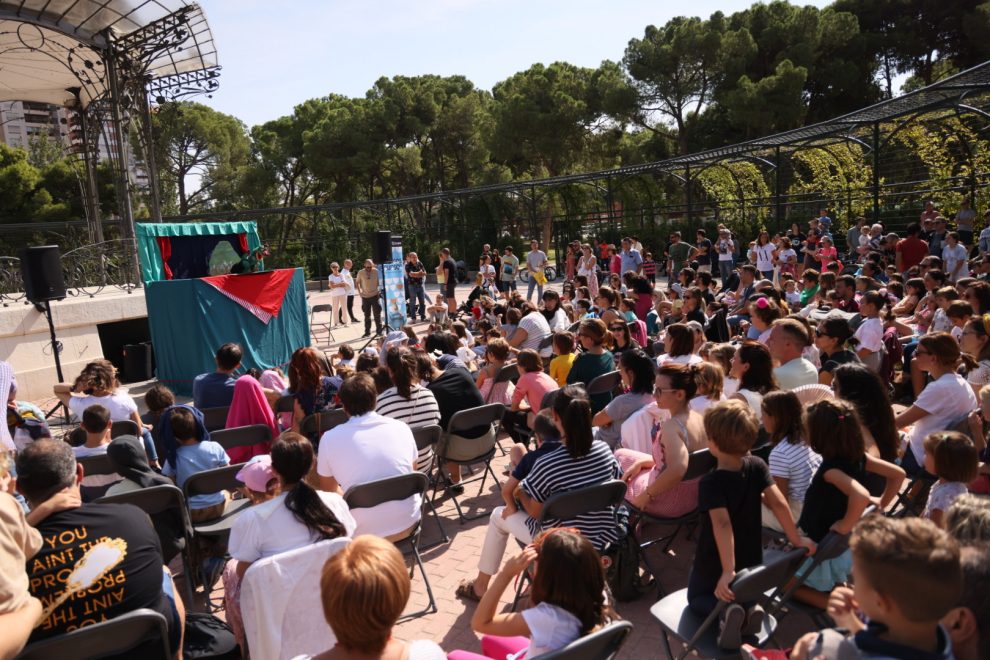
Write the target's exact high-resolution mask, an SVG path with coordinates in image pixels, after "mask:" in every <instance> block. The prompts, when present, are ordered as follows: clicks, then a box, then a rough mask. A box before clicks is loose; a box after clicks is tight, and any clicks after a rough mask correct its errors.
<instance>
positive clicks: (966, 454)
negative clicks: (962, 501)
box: [922, 431, 980, 528]
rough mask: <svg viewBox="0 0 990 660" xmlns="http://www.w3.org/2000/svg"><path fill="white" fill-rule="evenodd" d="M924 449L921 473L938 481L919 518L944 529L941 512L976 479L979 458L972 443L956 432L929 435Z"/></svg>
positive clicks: (947, 508)
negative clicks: (923, 470)
mask: <svg viewBox="0 0 990 660" xmlns="http://www.w3.org/2000/svg"><path fill="white" fill-rule="evenodd" d="M924 447H925V470H926V471H927V472H929V473H930V474H933V475H935V476H936V477H938V482H936V484H935V485H934V486H932V488H931V490H930V491H929V493H928V503H927V504H926V505H925V511H924V513H923V514H922V517H923V518H928V519H929V520H931V521H932V522H934V523H935V524H936V525H938V526H939V527H943V528H944V527H945V524H944V522H945V521H944V517H945V512H946V511H948V510H949V507H951V506H952V504H953V502H955V500H956V498H957V497H959V496H960V495H963V494H965V493H966V492H967V491H966V487H967V486H968V485H969V484H970V483H972V482H973V481H975V480H976V476H977V474H978V470H979V465H980V457H979V454H978V453H977V451H976V445H974V444H973V441H972V440H971V439H970V438H968V437H966V436H965V435H963V434H962V433H959V432H957V431H941V432H935V433H930V434H928V435H927V436H926V437H925V440H924Z"/></svg>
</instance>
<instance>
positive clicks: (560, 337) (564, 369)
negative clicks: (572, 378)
mask: <svg viewBox="0 0 990 660" xmlns="http://www.w3.org/2000/svg"><path fill="white" fill-rule="evenodd" d="M553 354H554V355H555V356H556V357H554V358H553V359H552V360H550V377H551V378H553V379H554V381H555V382H556V383H557V387H563V386H564V385H567V374H569V373H571V367H573V366H574V360H576V359H577V353H575V352H574V334H573V333H571V332H569V331H566V330H565V331H564V332H558V333H556V334H555V335H554V336H553Z"/></svg>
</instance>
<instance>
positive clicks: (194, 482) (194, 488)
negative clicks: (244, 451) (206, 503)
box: [182, 465, 244, 499]
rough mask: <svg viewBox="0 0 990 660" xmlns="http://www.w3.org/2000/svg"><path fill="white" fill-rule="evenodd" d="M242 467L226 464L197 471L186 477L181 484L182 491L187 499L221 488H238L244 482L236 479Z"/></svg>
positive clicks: (208, 493) (210, 493)
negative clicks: (184, 481)
mask: <svg viewBox="0 0 990 660" xmlns="http://www.w3.org/2000/svg"><path fill="white" fill-rule="evenodd" d="M243 467H244V466H243V465H227V466H224V467H219V468H214V469H212V470H203V471H202V472H197V473H196V474H194V475H192V476H191V477H189V478H188V479H186V483H184V484H183V485H182V492H183V493H185V495H186V498H187V499H188V498H190V497H192V496H193V495H212V494H213V493H219V492H220V491H221V490H234V489H235V488H240V487H241V486H243V485H244V484H242V483H241V482H239V481H238V480H237V479H236V475H237V473H238V472H240V471H241V468H243Z"/></svg>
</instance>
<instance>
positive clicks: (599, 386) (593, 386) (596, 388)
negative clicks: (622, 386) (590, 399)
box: [586, 370, 622, 396]
mask: <svg viewBox="0 0 990 660" xmlns="http://www.w3.org/2000/svg"><path fill="white" fill-rule="evenodd" d="M621 382H622V374H621V373H619V371H618V370H616V371H610V372H609V373H607V374H602V375H601V376H597V377H595V378H592V379H591V382H590V383H588V387H587V388H586V389H587V390H588V396H593V395H595V394H605V393H606V392H608V393H612V391H613V390H615V388H616V387H618V386H619V383H621Z"/></svg>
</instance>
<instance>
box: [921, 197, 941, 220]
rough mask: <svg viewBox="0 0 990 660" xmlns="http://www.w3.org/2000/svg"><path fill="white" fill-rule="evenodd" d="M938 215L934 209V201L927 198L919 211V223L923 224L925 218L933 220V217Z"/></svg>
mask: <svg viewBox="0 0 990 660" xmlns="http://www.w3.org/2000/svg"><path fill="white" fill-rule="evenodd" d="M937 217H938V211H936V210H935V202H933V201H931V200H928V201H927V202H925V210H924V211H922V212H921V224H922V225H924V224H925V220H931V221H932V222H935V218H937Z"/></svg>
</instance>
